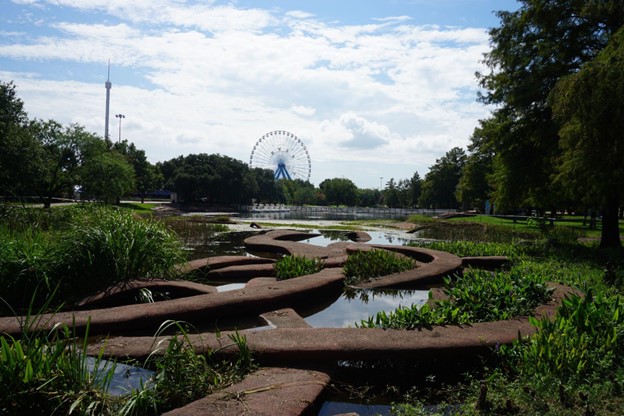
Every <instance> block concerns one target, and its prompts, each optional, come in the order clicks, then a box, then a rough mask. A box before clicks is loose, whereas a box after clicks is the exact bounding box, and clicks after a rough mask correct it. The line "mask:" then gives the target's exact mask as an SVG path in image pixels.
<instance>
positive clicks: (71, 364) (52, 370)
mask: <svg viewBox="0 0 624 416" xmlns="http://www.w3.org/2000/svg"><path fill="white" fill-rule="evenodd" d="M33 319H36V317H32V316H30V317H29V320H28V321H29V322H30V323H32V322H34V321H33ZM77 340H78V338H77V337H76V334H75V333H73V332H72V331H71V330H70V329H69V328H68V327H67V326H59V327H56V328H54V329H53V330H51V331H50V332H48V333H31V332H30V328H29V323H28V322H27V323H26V326H25V328H24V332H23V334H22V337H21V338H19V339H16V338H13V337H11V336H6V335H2V336H0V384H1V385H2V391H3V393H2V394H1V395H0V412H1V413H2V414H55V413H58V414H70V413H73V412H76V413H80V414H85V415H106V414H113V408H114V406H115V402H116V399H115V398H113V397H111V396H108V395H107V394H106V391H107V389H108V386H109V383H110V381H111V378H112V376H113V374H114V371H115V365H114V363H113V364H112V365H100V364H101V363H102V353H101V352H100V355H98V356H97V357H96V358H95V365H94V370H92V371H90V370H89V369H88V365H87V361H88V357H87V355H86V349H87V342H88V325H87V334H86V335H85V336H84V338H82V342H77Z"/></svg>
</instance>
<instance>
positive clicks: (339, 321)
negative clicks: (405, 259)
mask: <svg viewBox="0 0 624 416" xmlns="http://www.w3.org/2000/svg"><path fill="white" fill-rule="evenodd" d="M428 299H429V291H428V290H348V291H345V293H343V294H342V295H340V297H339V298H338V299H337V300H336V301H335V302H333V303H332V304H330V305H329V306H327V307H326V308H325V309H323V310H321V311H319V312H316V313H314V314H312V315H309V316H306V317H305V321H306V322H307V323H308V324H309V325H311V326H312V327H314V328H349V327H351V328H353V327H355V324H356V323H358V324H359V323H360V321H362V320H366V319H368V317H370V316H375V314H376V313H377V312H381V311H384V312H386V313H388V312H391V311H394V310H395V309H397V308H398V307H400V306H403V307H410V306H412V305H419V306H422V305H423V304H424V303H425V302H427V300H428ZM297 312H299V313H300V314H302V315H303V316H305V315H306V312H305V311H297Z"/></svg>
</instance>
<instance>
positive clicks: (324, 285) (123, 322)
mask: <svg viewBox="0 0 624 416" xmlns="http://www.w3.org/2000/svg"><path fill="white" fill-rule="evenodd" d="M310 237H311V235H310V234H308V233H301V232H297V231H288V230H276V231H269V232H266V233H262V234H259V235H256V236H253V237H250V238H248V239H247V240H245V244H246V245H248V247H249V248H251V249H256V250H263V251H272V252H279V253H284V254H294V255H301V256H306V257H317V258H321V259H323V261H324V263H325V268H324V269H323V270H322V271H321V272H319V273H316V274H313V275H308V276H302V277H298V278H295V279H290V280H285V281H276V280H275V278H274V277H273V262H274V260H271V259H260V258H252V257H244V256H225V257H214V258H210V259H202V260H197V261H194V262H190V263H188V264H186V265H183V266H180V271H181V272H184V273H194V274H195V275H196V276H197V275H199V276H202V277H203V278H206V279H209V280H211V281H213V280H217V281H225V282H231V281H245V282H248V283H247V285H246V287H245V288H243V289H238V290H232V291H229V292H215V290H214V288H212V287H211V286H205V285H200V284H197V283H188V284H187V283H181V282H179V283H175V284H171V283H170V282H162V281H159V282H158V283H156V282H152V283H150V282H139V283H136V284H135V287H134V288H133V290H135V289H136V288H138V287H149V285H150V284H152V285H155V286H160V285H163V286H165V287H169V288H174V287H175V288H178V289H180V290H182V291H188V293H200V294H195V295H192V296H187V297H183V298H179V299H172V300H167V301H161V302H156V303H152V304H139V305H125V306H117V307H110V308H100V309H91V310H82V311H69V312H62V313H55V314H44V315H41V316H38V317H37V318H36V319H37V321H36V322H35V323H34V325H32V326H31V329H45V330H50V329H52V328H53V327H55V326H56V325H58V324H65V325H68V326H72V325H74V326H75V328H76V332H77V333H80V332H84V331H85V329H86V326H87V324H88V322H89V321H90V334H91V335H94V334H102V335H106V334H109V335H112V336H111V337H108V338H106V339H104V340H102V341H100V342H95V343H94V344H92V345H91V346H90V347H89V350H88V351H89V354H98V353H100V352H102V354H103V356H104V357H115V358H136V359H144V358H146V357H147V356H149V355H151V354H153V353H155V354H161V353H162V352H163V348H164V346H165V345H166V341H167V340H168V339H170V338H169V337H160V338H154V337H153V336H114V335H115V334H120V333H125V332H126V331H136V332H139V333H140V332H145V331H148V333H153V332H155V330H156V329H157V328H158V327H159V326H160V324H161V323H162V322H164V321H166V320H182V321H187V322H190V323H192V324H198V325H199V324H202V323H205V322H210V321H213V320H215V319H218V318H224V319H225V318H233V317H240V318H245V317H261V318H262V319H264V321H265V322H266V323H267V325H268V326H270V328H272V329H262V330H253V329H248V330H242V331H239V334H241V335H244V336H245V338H246V340H247V347H248V348H249V349H250V351H251V352H252V354H253V356H254V358H255V360H256V361H258V362H260V363H261V364H263V365H275V364H278V365H280V366H284V365H287V366H293V367H298V366H299V365H300V364H302V363H305V364H306V365H312V366H314V367H315V370H296V369H294V368H290V369H271V368H263V369H261V370H260V371H259V372H257V373H254V374H252V375H250V376H249V377H247V378H246V379H245V380H244V381H243V382H242V384H239V385H236V386H232V387H231V388H230V389H228V390H225V391H223V392H220V393H217V394H215V395H211V396H209V397H207V398H206V399H204V400H200V401H198V402H195V403H192V404H190V405H189V406H186V407H183V408H180V409H177V410H176V411H173V412H170V413H169V414H171V415H194V414H202V413H204V414H243V413H244V412H242V410H243V409H247V410H249V414H261V415H262V414H274V413H275V407H274V406H275V405H276V403H278V402H279V403H282V404H283V406H284V410H283V411H281V410H280V414H283V415H299V414H301V413H302V412H306V411H309V410H310V406H312V404H313V403H314V401H315V400H316V399H317V398H318V397H319V395H320V393H321V392H322V390H323V388H324V386H325V385H326V384H327V383H328V382H329V380H330V376H329V375H328V374H327V373H326V372H324V371H323V370H322V369H323V368H325V366H326V365H327V364H330V363H335V362H336V361H337V360H375V359H378V358H379V357H380V356H383V357H384V358H388V359H414V358H419V359H428V358H432V357H452V358H457V357H468V356H473V355H474V354H484V353H489V352H490V351H491V350H492V348H494V347H495V346H496V345H500V344H508V343H511V342H513V340H515V339H517V337H518V335H519V334H520V335H522V336H524V335H530V334H531V333H533V331H534V328H533V327H532V326H531V324H530V323H529V321H528V318H527V317H519V318H516V319H511V320H508V321H497V322H487V323H477V324H473V325H463V326H435V327H432V328H428V329H420V330H412V331H406V330H383V329H357V328H309V326H308V325H307V324H306V322H305V321H304V320H303V318H302V317H301V316H299V315H298V314H297V313H296V312H295V310H294V309H296V308H298V307H300V306H301V305H303V304H306V303H307V304H311V305H314V304H318V303H321V302H322V301H323V299H325V298H327V297H331V296H335V295H336V293H340V291H341V290H342V288H343V285H344V283H343V281H344V275H343V273H342V269H341V266H342V264H344V261H345V260H346V258H347V256H348V253H349V252H352V251H357V250H370V249H372V248H377V249H384V250H391V251H395V252H398V253H401V254H402V255H406V256H409V257H412V258H413V259H414V260H416V262H417V265H418V267H417V268H415V269H412V270H409V271H406V272H402V273H396V274H393V275H389V276H384V277H382V278H379V279H375V280H372V281H370V282H365V283H362V284H360V285H358V286H359V287H361V288H403V287H413V286H421V287H422V286H423V285H424V284H430V283H433V282H436V281H439V279H440V277H441V276H444V275H447V274H450V273H454V272H456V271H458V270H460V269H461V267H462V266H470V265H474V266H484V265H488V264H490V265H491V264H494V265H499V264H502V263H503V262H504V261H505V259H504V258H490V259H482V258H468V259H461V258H459V257H457V256H454V255H451V254H449V253H444V252H439V251H436V250H428V249H423V248H416V247H402V246H389V245H369V244H363V243H356V242H339V243H332V244H330V245H329V246H328V247H320V246H313V245H309V244H304V243H300V242H298V240H302V239H308V238H310ZM355 238H357V239H358V240H359V241H363V240H365V239H366V238H365V236H363V235H361V234H358V235H357V236H355ZM167 285H169V286H167ZM554 289H555V291H554V293H553V298H552V301H551V302H550V303H548V304H546V305H542V306H540V307H539V308H537V310H536V311H535V314H536V315H537V316H552V315H553V314H554V313H555V312H556V308H557V306H558V305H559V304H560V302H561V300H562V299H563V297H565V296H566V295H568V294H570V293H572V292H573V291H572V289H570V288H567V287H563V286H559V285H554ZM108 292H113V293H116V294H117V295H118V296H121V295H122V294H123V295H127V290H126V288H124V287H118V288H111V290H110V291H108ZM105 298H106V292H105V293H102V294H98V295H96V296H95V297H94V298H92V299H91V300H90V302H91V306H93V305H98V302H104V299H105ZM88 303H89V302H88V301H86V302H84V304H83V307H86V305H87V304H88ZM99 304H102V303H99ZM24 320H25V317H17V318H16V317H1V318H0V332H3V333H7V334H11V335H19V334H20V332H21V331H22V326H23V322H24ZM229 334H232V332H227V331H224V332H220V333H219V338H217V333H215V332H206V333H202V334H195V335H189V339H190V340H191V344H192V346H193V348H194V349H195V350H196V351H197V352H206V351H208V350H212V351H214V350H218V351H219V352H220V353H221V354H225V355H234V354H237V353H238V351H237V347H236V345H235V344H234V343H233V342H231V341H230V339H229V338H228V335H229ZM317 370H318V371H317ZM241 398H242V399H241ZM297 398H300V400H299V399H297Z"/></svg>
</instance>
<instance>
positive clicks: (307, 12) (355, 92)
mask: <svg viewBox="0 0 624 416" xmlns="http://www.w3.org/2000/svg"><path fill="white" fill-rule="evenodd" d="M518 7H519V5H518V3H517V2H516V1H511V0H385V1H382V0H333V1H328V0H316V1H304V0H239V1H217V0H215V1H191V0H186V1H185V0H144V1H141V2H137V1H133V0H54V1H52V0H50V1H45V0H44V1H35V0H14V1H7V0H0V10H1V13H0V80H1V81H4V82H8V81H14V83H15V84H16V86H17V93H18V95H19V96H20V98H22V100H23V101H24V102H25V107H26V111H27V112H28V114H29V116H30V117H31V118H41V119H54V120H57V121H59V122H62V123H64V124H69V123H79V124H82V125H84V126H86V127H87V129H88V130H90V131H93V132H95V133H97V134H99V135H101V136H103V135H104V112H105V111H104V110H105V88H104V82H105V81H106V75H107V65H108V61H109V59H110V62H111V69H110V70H111V82H112V84H113V87H112V90H111V112H110V114H111V117H110V118H111V122H110V125H109V128H110V135H111V138H112V139H117V138H118V128H119V125H118V119H115V118H114V115H115V114H124V115H125V117H126V118H125V119H123V121H122V139H127V140H129V141H131V142H134V143H135V144H136V145H137V147H139V148H141V149H144V150H145V151H146V154H147V156H148V159H149V160H150V161H151V162H157V161H163V160H169V159H172V158H174V157H177V156H180V155H187V154H190V153H219V154H222V155H227V156H230V157H233V158H236V159H239V160H242V161H245V162H248V161H249V156H250V153H251V150H252V148H253V146H254V144H255V143H256V142H257V141H258V140H259V139H260V138H261V137H262V136H264V135H265V134H266V133H268V132H271V131H274V130H285V131H288V132H290V133H292V134H293V135H296V136H297V137H298V138H299V139H300V140H301V141H302V142H303V143H305V146H306V147H307V149H308V150H309V154H310V157H311V163H312V175H311V178H310V180H311V182H312V183H314V184H315V185H318V184H319V183H320V182H321V181H322V180H324V179H327V178H334V177H344V178H349V179H351V180H353V181H354V182H355V184H356V185H357V186H358V187H361V188H376V187H379V186H380V183H384V184H385V182H387V181H388V180H389V179H390V178H394V179H395V180H396V181H398V180H400V179H405V178H410V177H412V175H413V174H414V172H416V171H417V172H418V173H419V174H420V175H421V177H422V176H424V175H425V174H426V172H427V171H428V169H429V167H430V166H431V165H432V164H433V163H435V161H436V159H437V158H439V157H441V156H442V155H444V153H445V152H446V151H448V150H449V149H451V148H452V147H454V146H459V147H463V148H465V147H466V145H467V144H468V143H469V137H470V135H471V133H472V131H473V129H474V127H475V126H476V125H477V123H478V120H479V119H482V118H485V117H487V115H488V112H489V109H488V108H486V107H484V106H483V105H481V104H479V103H477V102H476V101H475V99H476V94H477V91H478V86H477V83H476V80H475V77H474V73H475V72H476V71H480V70H481V71H483V70H485V68H483V66H482V63H481V62H480V60H481V58H482V56H483V53H485V52H487V51H488V49H489V39H488V36H487V29H488V28H490V27H495V26H497V25H498V19H497V18H496V16H495V15H494V14H493V13H492V12H493V11H494V10H515V9H517V8H518ZM381 178H383V179H381Z"/></svg>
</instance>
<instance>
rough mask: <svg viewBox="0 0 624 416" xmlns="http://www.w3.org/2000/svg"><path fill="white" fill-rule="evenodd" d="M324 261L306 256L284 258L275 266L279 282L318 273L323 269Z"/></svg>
mask: <svg viewBox="0 0 624 416" xmlns="http://www.w3.org/2000/svg"><path fill="white" fill-rule="evenodd" d="M323 264H324V263H323V260H321V259H319V258H316V257H315V258H312V259H310V258H307V257H304V256H297V255H294V256H284V257H282V258H280V259H278V260H277V261H276V262H275V265H274V266H273V270H274V272H275V277H276V278H277V280H287V279H292V278H295V277H299V276H306V275H309V274H314V273H318V272H319V271H321V270H322V269H323Z"/></svg>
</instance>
